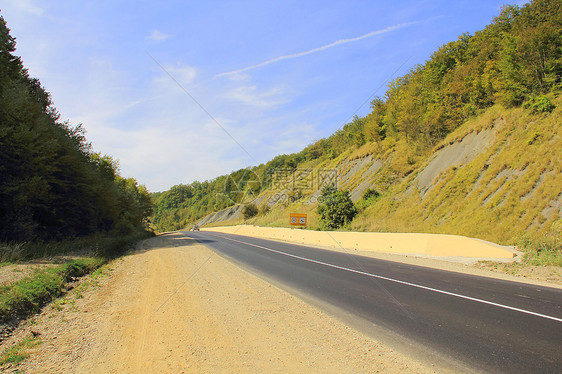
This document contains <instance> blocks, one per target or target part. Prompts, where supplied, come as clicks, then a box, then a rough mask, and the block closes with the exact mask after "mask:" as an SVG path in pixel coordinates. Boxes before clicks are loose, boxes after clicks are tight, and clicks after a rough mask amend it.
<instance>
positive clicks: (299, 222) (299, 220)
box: [290, 213, 306, 226]
mask: <svg viewBox="0 0 562 374" xmlns="http://www.w3.org/2000/svg"><path fill="white" fill-rule="evenodd" d="M290 217H291V218H290V223H291V226H306V214H301V213H291V214H290Z"/></svg>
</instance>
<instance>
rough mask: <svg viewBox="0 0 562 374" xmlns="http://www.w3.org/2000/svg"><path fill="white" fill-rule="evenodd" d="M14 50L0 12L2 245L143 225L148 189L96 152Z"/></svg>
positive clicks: (148, 210) (149, 210)
mask: <svg viewBox="0 0 562 374" xmlns="http://www.w3.org/2000/svg"><path fill="white" fill-rule="evenodd" d="M15 50H16V42H15V39H14V38H13V37H12V36H11V35H10V30H9V29H8V27H7V26H6V21H5V20H4V18H3V17H0V242H18V241H20V242H21V241H26V242H28V241H37V240H60V239H66V238H77V237H85V236H88V235H92V234H98V233H119V234H131V233H135V232H137V231H139V230H144V229H145V228H146V227H147V225H146V223H147V218H148V216H150V215H151V214H152V201H151V197H150V194H149V193H148V191H147V189H146V188H145V187H144V186H142V185H139V184H138V183H137V182H136V180H135V179H133V178H123V177H121V176H120V175H119V173H118V163H117V161H116V160H114V159H112V158H111V157H110V156H104V155H101V154H99V153H95V152H94V151H93V150H92V146H91V144H90V143H88V142H87V140H86V137H85V130H84V127H83V126H82V125H77V126H72V125H71V124H69V123H68V122H65V121H63V120H61V118H60V115H59V113H58V112H57V110H56V109H55V107H54V105H53V103H52V101H51V97H50V95H49V93H48V92H47V91H46V90H45V89H44V88H43V87H42V85H41V83H40V81H39V80H38V79H36V78H32V77H30V76H29V73H28V71H27V70H26V69H25V68H24V66H23V63H22V61H21V59H20V58H19V57H18V56H16V55H15V54H14V52H15Z"/></svg>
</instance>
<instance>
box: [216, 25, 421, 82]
mask: <svg viewBox="0 0 562 374" xmlns="http://www.w3.org/2000/svg"><path fill="white" fill-rule="evenodd" d="M419 22H420V21H415V22H405V23H400V24H398V25H394V26H389V27H387V28H385V29H382V30H376V31H371V32H370V33H368V34H365V35H361V36H357V37H355V38H349V39H341V40H337V41H335V42H332V43H330V44H326V45H323V46H322V47H317V48H313V49H310V50H308V51H304V52H299V53H294V54H290V55H285V56H279V57H275V58H272V59H270V60H267V61H264V62H260V63H259V64H256V65H252V66H247V67H245V68H242V69H238V70H233V71H228V72H225V73H220V74H217V75H215V76H214V77H213V78H219V77H225V76H228V75H234V74H238V73H242V72H245V71H248V70H253V69H256V68H260V67H262V66H266V65H269V64H273V63H275V62H279V61H283V60H289V59H293V58H297V57H302V56H306V55H309V54H312V53H316V52H320V51H324V50H326V49H329V48H332V47H335V46H338V45H341V44H347V43H353V42H357V41H359V40H362V39H366V38H370V37H372V36H375V35H381V34H385V33H387V32H391V31H394V30H397V29H401V28H404V27H407V26H411V25H413V24H416V23H419Z"/></svg>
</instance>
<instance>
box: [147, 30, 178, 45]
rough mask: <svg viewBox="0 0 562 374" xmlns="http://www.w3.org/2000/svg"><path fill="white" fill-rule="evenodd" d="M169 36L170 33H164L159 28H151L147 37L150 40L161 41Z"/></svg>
mask: <svg viewBox="0 0 562 374" xmlns="http://www.w3.org/2000/svg"><path fill="white" fill-rule="evenodd" d="M171 36H172V35H170V34H164V33H163V32H162V31H160V30H152V32H151V33H150V36H149V37H148V39H149V40H152V41H155V42H161V41H163V40H166V39H168V38H170V37H171Z"/></svg>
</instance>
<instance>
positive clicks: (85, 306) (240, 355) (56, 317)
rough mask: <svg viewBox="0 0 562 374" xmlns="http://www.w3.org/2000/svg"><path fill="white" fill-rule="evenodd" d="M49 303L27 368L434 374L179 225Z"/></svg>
mask: <svg viewBox="0 0 562 374" xmlns="http://www.w3.org/2000/svg"><path fill="white" fill-rule="evenodd" d="M64 300H66V301H63V302H58V303H56V307H55V306H51V307H48V308H46V310H45V311H44V312H43V313H42V314H41V315H39V316H38V317H36V318H34V319H32V320H30V321H28V322H27V323H26V324H24V326H22V327H20V329H19V330H18V331H17V333H16V334H15V335H14V336H13V337H12V338H11V339H10V340H9V341H5V342H3V343H2V349H5V348H6V347H8V346H10V345H13V344H14V343H15V342H16V341H17V340H18V339H21V338H22V337H23V336H26V335H28V334H29V333H30V332H31V331H33V333H34V334H35V335H37V336H38V337H39V338H40V340H41V342H42V344H41V345H39V346H38V347H36V348H33V349H31V351H30V352H31V356H30V358H28V359H27V360H26V361H24V363H23V364H20V365H19V366H15V367H9V366H8V367H5V368H4V370H5V371H7V372H16V371H18V370H19V372H25V373H69V372H73V373H122V372H130V373H141V372H145V373H149V372H150V373H191V372H213V373H214V372H229V373H230V372H244V373H247V372H250V373H265V372H267V373H269V372H283V373H302V372H322V373H342V372H355V373H366V372H369V373H370V372H405V373H429V372H436V369H435V368H433V367H432V366H431V365H430V364H427V363H423V362H421V361H416V360H414V359H412V358H410V357H408V356H407V355H406V354H403V353H400V352H397V351H395V350H393V349H391V348H390V347H388V346H385V345H383V344H382V343H381V342H379V341H376V340H373V338H371V337H367V336H365V335H363V334H361V333H359V332H357V331H356V330H354V329H352V328H350V327H348V326H346V325H345V324H344V323H342V322H340V321H339V320H338V319H335V318H333V317H331V316H329V315H327V314H325V313H323V312H321V311H319V310H318V309H316V308H315V307H313V306H310V305H309V304H307V303H305V302H303V301H301V300H300V299H298V298H296V297H295V296H292V295H291V294H289V293H287V292H285V291H283V290H281V289H280V288H277V287H276V286H274V285H272V284H270V283H268V282H266V281H264V280H262V279H261V278H259V277H257V276H255V275H253V274H251V273H249V272H247V271H245V270H243V269H241V268H239V267H238V266H236V265H234V264H232V263H230V262H229V261H227V260H225V259H223V258H222V257H220V256H219V255H217V254H215V253H214V252H212V251H211V250H209V249H208V248H206V247H205V246H203V245H200V244H197V243H196V242H195V241H194V240H192V239H189V238H185V237H183V236H182V235H181V234H178V233H169V234H164V235H160V236H158V237H156V238H152V239H148V240H146V241H144V242H143V245H142V247H141V248H140V249H139V250H137V251H135V252H133V253H131V254H130V255H127V256H125V257H123V258H122V259H121V260H117V261H115V262H113V263H112V264H111V266H110V267H109V268H108V270H106V274H105V276H102V277H99V278H98V279H97V280H96V281H95V282H94V283H93V284H90V285H89V286H88V287H82V288H81V287H78V288H77V289H76V290H74V291H73V292H71V293H69V294H68V295H67V296H66V297H65V299H64Z"/></svg>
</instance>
